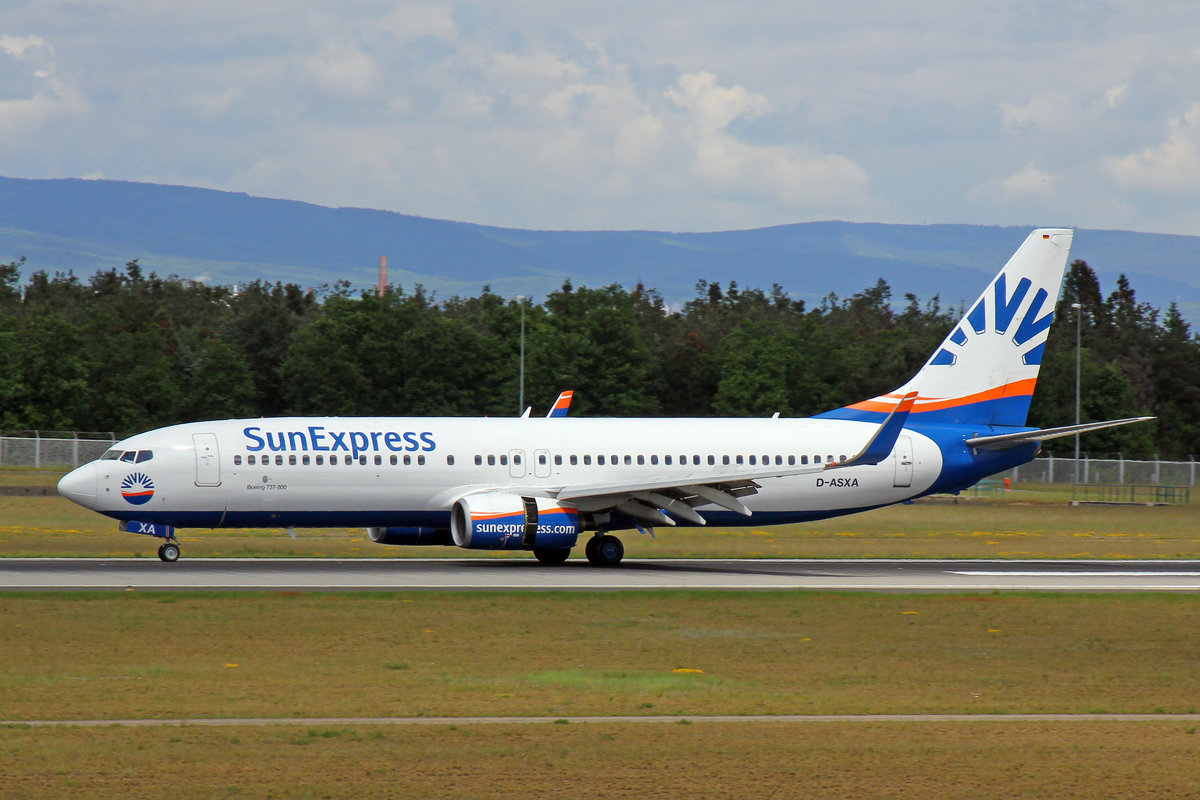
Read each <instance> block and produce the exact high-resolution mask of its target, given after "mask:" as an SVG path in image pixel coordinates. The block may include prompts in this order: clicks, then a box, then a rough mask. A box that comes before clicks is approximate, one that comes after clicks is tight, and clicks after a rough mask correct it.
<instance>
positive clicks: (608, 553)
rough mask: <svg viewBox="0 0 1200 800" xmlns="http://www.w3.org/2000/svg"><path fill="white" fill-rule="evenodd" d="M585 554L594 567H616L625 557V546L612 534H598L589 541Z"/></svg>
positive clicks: (584, 549) (584, 550)
mask: <svg viewBox="0 0 1200 800" xmlns="http://www.w3.org/2000/svg"><path fill="white" fill-rule="evenodd" d="M583 552H584V554H586V555H587V560H588V561H590V562H591V564H592V566H594V567H615V566H616V565H617V564H620V563H621V559H622V558H624V557H625V545H623V544H621V540H620V539H618V538H617V537H615V536H613V535H612V534H611V533H604V534H596V535H595V536H593V537H592V538H590V539H588V542H587V545H586V546H585V547H584V548H583Z"/></svg>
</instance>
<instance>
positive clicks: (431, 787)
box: [0, 722, 1200, 800]
mask: <svg viewBox="0 0 1200 800" xmlns="http://www.w3.org/2000/svg"><path fill="white" fill-rule="evenodd" d="M1198 746H1200V736H1197V735H1195V734H1194V733H1191V732H1189V731H1188V729H1187V727H1186V726H1184V725H1181V724H1177V723H1175V724H1172V723H1127V722H1122V723H1112V722H1109V723H1075V722H1073V723H1058V724H1046V723H994V722H973V723H969V724H959V725H945V724H936V723H910V724H900V723H889V724H847V723H819V724H805V725H795V724H780V723H761V724H742V723H728V724H725V723H722V724H715V723H713V724H708V723H696V724H694V725H669V726H667V725H609V724H594V725H593V724H588V725H578V724H575V725H572V724H561V725H555V724H546V725H536V726H490V725H489V726H468V725H459V726H457V727H453V728H452V727H449V726H438V727H432V728H427V727H404V728H384V727H370V726H361V727H358V726H356V727H351V728H344V727H339V728H328V729H326V728H316V729H314V728H299V729H295V728H238V729H206V728H196V727H183V728H167V729H152V730H140V729H132V728H121V729H101V730H79V729H39V730H20V729H15V730H14V729H0V796H4V797H14V798H15V797H19V798H30V800H37V799H39V798H59V797H63V796H70V797H73V798H109V797H115V796H119V797H122V798H129V799H130V800H138V799H139V798H159V797H172V798H181V799H183V800H186V799H187V798H209V797H231V798H247V797H264V798H265V797H277V798H299V799H301V800H303V799H304V798H343V797H345V798H350V797H353V798H364V799H372V798H395V797H422V798H450V797H455V798H459V797H468V798H478V800H499V799H500V798H504V799H505V800H507V799H508V798H530V797H546V796H561V797H605V798H646V799H647V800H655V799H657V798H667V799H669V800H676V798H681V797H684V798H688V797H695V798H714V799H716V800H724V799H726V798H728V799H729V800H743V799H744V800H766V799H767V798H775V799H776V800H778V799H779V798H802V797H862V798H920V799H921V800H924V798H939V800H978V799H979V798H1014V797H1018V798H1024V797H1029V798H1032V797H1054V798H1080V799H1083V798H1087V799H1088V800H1091V798H1096V797H1120V798H1131V799H1136V798H1143V797H1145V798H1164V797H1171V798H1188V797H1195V796H1196V786H1197V785H1198V783H1200V780H1198V779H1200V768H1198V767H1197V765H1196V751H1197V747H1198Z"/></svg>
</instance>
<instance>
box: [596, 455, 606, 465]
mask: <svg viewBox="0 0 1200 800" xmlns="http://www.w3.org/2000/svg"><path fill="white" fill-rule="evenodd" d="M596 463H597V464H599V465H600V466H602V467H603V466H604V456H596Z"/></svg>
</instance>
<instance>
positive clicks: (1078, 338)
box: [1071, 303, 1083, 483]
mask: <svg viewBox="0 0 1200 800" xmlns="http://www.w3.org/2000/svg"><path fill="white" fill-rule="evenodd" d="M1071 308H1073V309H1075V424H1076V425H1078V424H1079V353H1080V349H1081V342H1082V341H1083V339H1082V333H1083V306H1082V305H1080V304H1079V303H1071ZM1075 483H1079V432H1078V431H1076V432H1075Z"/></svg>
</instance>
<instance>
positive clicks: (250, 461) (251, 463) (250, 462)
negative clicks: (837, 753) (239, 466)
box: [246, 456, 254, 467]
mask: <svg viewBox="0 0 1200 800" xmlns="http://www.w3.org/2000/svg"><path fill="white" fill-rule="evenodd" d="M246 464H247V465H248V466H251V467H253V466H254V456H246Z"/></svg>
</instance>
